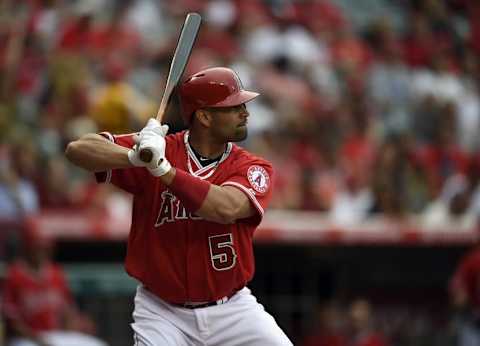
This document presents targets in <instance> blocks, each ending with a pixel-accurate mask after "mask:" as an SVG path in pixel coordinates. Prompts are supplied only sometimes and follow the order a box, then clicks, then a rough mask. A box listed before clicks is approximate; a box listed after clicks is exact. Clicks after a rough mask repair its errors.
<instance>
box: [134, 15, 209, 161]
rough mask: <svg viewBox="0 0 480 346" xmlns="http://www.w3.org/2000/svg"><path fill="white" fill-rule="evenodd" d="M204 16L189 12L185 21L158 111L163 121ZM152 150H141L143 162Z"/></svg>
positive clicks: (158, 116)
mask: <svg viewBox="0 0 480 346" xmlns="http://www.w3.org/2000/svg"><path fill="white" fill-rule="evenodd" d="M201 20H202V17H200V15H199V14H198V13H194V12H192V13H189V14H188V15H187V17H186V18H185V22H184V23H183V27H182V31H181V32H180V37H179V39H178V43H177V48H176V49H175V53H174V54H173V58H172V62H171V63H170V71H169V72H168V77H167V83H166V84H165V91H164V92H163V96H162V101H161V102H160V107H159V108H158V112H157V117H156V118H157V120H158V121H159V122H161V121H162V119H163V116H164V115H165V112H166V110H167V106H168V102H169V101H170V98H171V96H172V94H173V91H174V90H175V87H176V86H177V84H178V82H179V81H180V78H181V77H182V74H183V71H184V70H185V67H186V66H187V62H188V58H189V56H190V53H191V51H192V47H193V44H194V43H195V38H196V37H197V34H198V30H199V29H200V22H201ZM152 156H153V155H152V152H151V151H150V150H149V149H142V150H141V151H140V159H141V160H142V161H143V162H150V161H151V160H152Z"/></svg>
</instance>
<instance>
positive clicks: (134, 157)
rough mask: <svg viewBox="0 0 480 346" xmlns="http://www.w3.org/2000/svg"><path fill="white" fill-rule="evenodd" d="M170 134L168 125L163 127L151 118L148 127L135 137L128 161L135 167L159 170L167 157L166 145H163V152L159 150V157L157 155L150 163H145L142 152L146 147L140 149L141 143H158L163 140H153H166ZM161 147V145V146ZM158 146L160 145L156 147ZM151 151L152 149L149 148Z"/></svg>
mask: <svg viewBox="0 0 480 346" xmlns="http://www.w3.org/2000/svg"><path fill="white" fill-rule="evenodd" d="M167 133H168V125H161V124H160V123H159V122H158V120H157V119H154V118H150V119H149V120H148V122H147V125H146V126H145V127H144V128H143V129H142V130H141V131H140V132H139V133H138V134H136V135H134V136H133V141H134V143H135V145H134V146H133V148H132V149H131V150H130V151H129V152H128V160H129V161H130V163H131V164H132V165H133V166H135V167H147V168H152V169H154V168H157V167H158V166H159V161H160V159H161V158H163V157H164V156H165V145H163V150H162V149H161V148H160V150H157V157H155V155H154V156H153V157H152V160H151V161H150V162H144V161H142V160H141V159H140V155H139V153H140V151H141V150H142V149H143V148H145V146H142V147H140V143H141V142H146V141H150V142H158V141H160V142H161V140H155V139H152V138H157V137H161V138H162V139H164V137H165V136H166V134H167ZM159 145H160V147H161V144H159ZM154 146H157V147H158V145H154ZM147 148H148V149H150V147H147Z"/></svg>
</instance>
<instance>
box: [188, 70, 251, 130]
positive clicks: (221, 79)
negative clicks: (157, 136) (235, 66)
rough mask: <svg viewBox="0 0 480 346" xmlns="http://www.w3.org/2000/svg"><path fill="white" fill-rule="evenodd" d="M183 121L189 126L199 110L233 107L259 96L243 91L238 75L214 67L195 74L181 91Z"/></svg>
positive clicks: (231, 71)
mask: <svg viewBox="0 0 480 346" xmlns="http://www.w3.org/2000/svg"><path fill="white" fill-rule="evenodd" d="M179 95H180V103H181V106H182V111H183V120H184V121H185V123H186V124H189V123H190V121H191V120H192V115H193V113H194V112H195V111H196V110H197V109H201V108H204V107H231V106H238V105H241V104H243V103H245V102H248V101H251V100H252V99H254V98H255V97H257V96H258V95H259V94H258V93H256V92H252V91H247V90H244V89H243V86H242V82H241V81H240V78H238V75H237V74H236V73H235V72H234V71H233V70H231V69H229V68H226V67H213V68H209V69H206V70H202V71H200V72H197V73H195V74H194V75H193V76H191V77H189V78H188V79H187V80H186V81H185V82H184V83H183V84H182V85H181V86H180V89H179Z"/></svg>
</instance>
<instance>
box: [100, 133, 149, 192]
mask: <svg viewBox="0 0 480 346" xmlns="http://www.w3.org/2000/svg"><path fill="white" fill-rule="evenodd" d="M100 135H102V136H103V137H105V138H106V139H108V140H109V141H111V142H113V143H115V144H118V145H121V146H122V147H125V148H131V147H133V144H134V143H133V135H134V133H130V134H125V135H112V134H111V133H109V132H102V133H100ZM95 178H96V180H97V182H98V183H107V184H108V183H111V184H113V185H115V186H117V187H119V188H121V189H122V190H125V191H127V192H130V193H132V194H136V193H139V192H141V191H142V188H143V184H142V182H145V181H147V178H148V172H147V170H146V169H145V168H143V167H134V168H127V169H112V170H108V171H106V172H96V173H95Z"/></svg>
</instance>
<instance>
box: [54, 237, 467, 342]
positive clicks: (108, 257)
mask: <svg viewBox="0 0 480 346" xmlns="http://www.w3.org/2000/svg"><path fill="white" fill-rule="evenodd" d="M466 250H467V247H466V246H441V247H428V246H409V247H407V246H361V247H357V246H312V245H296V246H278V245H265V244H261V245H256V247H255V254H256V263H257V266H256V276H255V278H254V280H253V281H252V282H251V284H250V285H249V286H250V288H251V289H252V291H253V293H254V294H255V295H256V296H257V298H258V299H259V301H260V302H261V303H262V304H264V306H265V307H266V309H267V311H269V312H270V313H272V314H273V315H274V316H275V317H276V319H277V321H278V322H279V324H280V325H281V326H282V328H284V330H285V331H286V332H287V334H289V336H290V337H291V338H292V339H294V340H296V341H298V340H300V339H301V338H302V336H303V335H304V334H305V333H306V332H307V331H308V329H309V327H311V326H312V324H313V323H314V321H313V319H314V313H315V309H316V307H317V306H318V305H319V304H321V303H322V302H325V301H328V300H330V299H336V300H337V301H340V302H348V301H349V300H351V299H353V298H357V297H366V298H368V299H369V300H370V301H371V302H372V303H373V304H374V305H375V306H380V307H382V306H384V307H389V306H403V307H408V306H411V307H413V308H414V309H417V310H419V309H420V310H422V311H427V312H428V311H430V312H431V313H432V314H435V315H436V316H437V317H438V316H444V317H445V318H448V314H449V310H448V296H447V292H446V288H447V284H448V280H449V278H450V276H451V274H452V273H453V271H454V269H455V265H456V264H457V262H458V260H459V258H460V256H461V255H462V254H463V253H464V252H465V251H466ZM124 253H125V244H124V243H123V242H104V243H98V242H95V243H78V242H75V243H70V242H61V243H60V244H58V247H57V251H56V258H57V260H59V261H60V262H62V263H64V264H66V265H67V267H68V266H69V265H71V264H73V263H77V264H78V263H89V264H90V265H92V268H94V267H95V266H96V265H99V266H100V265H101V264H105V263H111V264H118V268H119V269H118V270H119V271H121V270H123V269H122V267H121V265H120V262H121V261H122V260H123V256H124ZM94 276H95V277H94ZM98 276H99V275H98V273H97V274H94V273H93V270H92V279H91V280H93V281H94V280H102V277H101V275H100V277H98ZM82 280H85V278H84V279H82ZM103 280H105V278H103ZM84 286H85V285H84ZM86 286H88V285H86ZM86 286H85V287H86ZM90 287H91V285H90ZM133 294H134V291H133V289H131V288H130V289H129V290H127V291H125V290H119V291H118V292H117V293H115V292H110V293H108V294H105V292H97V293H96V292H95V290H93V291H92V290H90V291H88V293H85V291H79V292H77V295H78V297H79V301H80V303H81V304H82V305H83V307H84V308H85V309H86V310H87V311H89V312H90V313H91V314H93V316H94V318H95V320H96V321H97V323H98V327H99V332H100V335H102V336H103V337H105V338H106V339H107V340H109V341H111V342H112V344H114V345H118V346H123V345H125V346H126V345H130V343H131V332H130V330H129V323H130V322H131V310H132V308H133V306H132V300H133Z"/></svg>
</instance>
